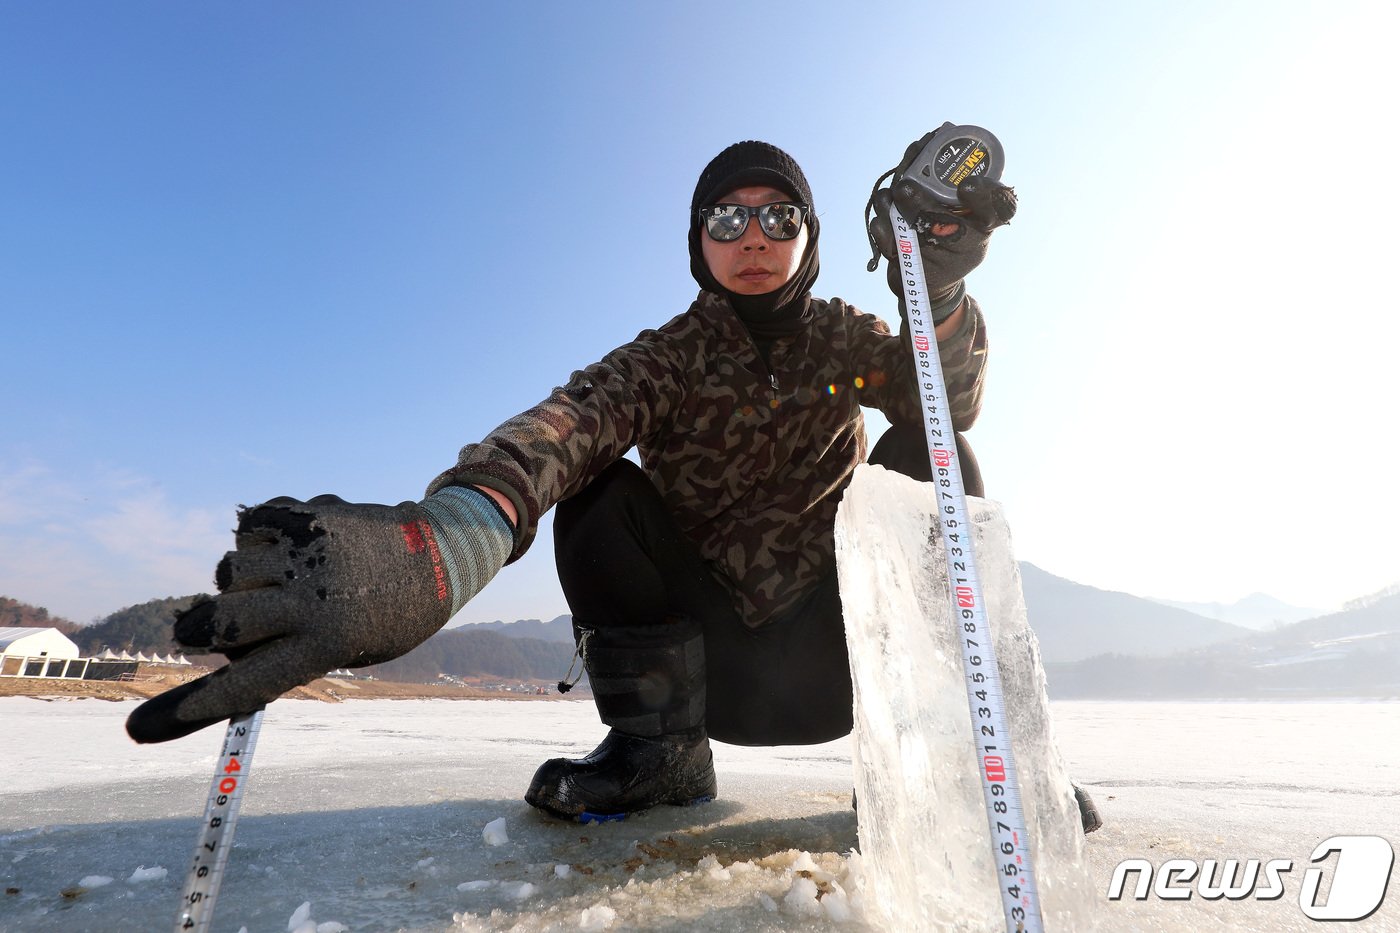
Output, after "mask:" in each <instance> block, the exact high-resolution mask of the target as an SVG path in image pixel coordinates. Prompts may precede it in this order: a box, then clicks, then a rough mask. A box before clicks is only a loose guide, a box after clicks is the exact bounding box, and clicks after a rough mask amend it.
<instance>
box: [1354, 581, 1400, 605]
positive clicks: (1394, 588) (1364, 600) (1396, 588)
mask: <svg viewBox="0 0 1400 933" xmlns="http://www.w3.org/2000/svg"><path fill="white" fill-rule="evenodd" d="M1397 593H1400V582H1396V583H1392V584H1390V586H1387V587H1385V588H1384V589H1380V590H1377V591H1376V592H1374V593H1367V594H1366V595H1365V596H1359V597H1357V598H1356V599H1349V600H1347V601H1346V602H1345V603H1344V604H1343V605H1342V608H1343V609H1364V608H1366V607H1367V606H1369V605H1371V604H1372V603H1374V602H1379V601H1380V600H1382V599H1385V598H1386V597H1387V596H1394V595H1396V594H1397Z"/></svg>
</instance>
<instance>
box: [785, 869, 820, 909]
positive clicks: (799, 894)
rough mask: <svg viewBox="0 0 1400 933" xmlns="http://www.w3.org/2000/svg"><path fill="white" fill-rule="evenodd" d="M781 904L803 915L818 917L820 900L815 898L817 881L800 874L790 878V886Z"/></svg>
mask: <svg viewBox="0 0 1400 933" xmlns="http://www.w3.org/2000/svg"><path fill="white" fill-rule="evenodd" d="M783 904H784V905H785V906H786V907H787V908H788V909H790V910H792V911H793V912H795V913H797V914H799V915H801V916H804V917H819V916H821V914H822V905H821V901H819V900H817V883H816V882H815V881H813V880H812V879H811V878H806V877H803V876H802V875H798V876H797V877H796V878H794V879H792V887H791V888H789V889H788V893H787V895H786V896H784V897H783Z"/></svg>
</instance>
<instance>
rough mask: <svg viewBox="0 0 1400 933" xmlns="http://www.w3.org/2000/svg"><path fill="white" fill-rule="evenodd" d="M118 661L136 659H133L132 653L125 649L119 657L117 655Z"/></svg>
mask: <svg viewBox="0 0 1400 933" xmlns="http://www.w3.org/2000/svg"><path fill="white" fill-rule="evenodd" d="M117 660H118V661H135V660H136V659H135V658H133V657H132V656H131V652H130V651H127V650H126V649H125V648H123V649H122V653H121V654H119V655H117Z"/></svg>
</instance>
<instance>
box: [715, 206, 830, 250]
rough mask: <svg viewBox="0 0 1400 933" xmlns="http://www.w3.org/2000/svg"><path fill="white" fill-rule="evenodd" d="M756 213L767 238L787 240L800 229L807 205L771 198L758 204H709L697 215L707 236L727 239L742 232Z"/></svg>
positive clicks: (741, 234) (736, 236) (720, 240)
mask: <svg viewBox="0 0 1400 933" xmlns="http://www.w3.org/2000/svg"><path fill="white" fill-rule="evenodd" d="M754 215H757V216H758V228H759V229H760V230H762V231H763V235H764V236H766V237H768V239H770V240H791V239H792V238H793V237H795V236H797V234H798V233H799V232H801V230H802V221H803V219H805V218H806V216H807V208H806V207H805V206H803V205H801V204H794V203H792V202H791V201H774V202H773V203H772V204H764V205H762V206H761V207H749V206H748V205H747V204H711V205H710V206H709V207H702V208H700V219H701V220H702V221H704V222H705V232H706V233H708V234H709V235H710V239H712V240H718V241H719V242H721V243H729V242H732V241H734V240H737V239H739V237H741V236H743V235H744V231H745V230H747V229H748V227H749V218H750V217H753V216H754Z"/></svg>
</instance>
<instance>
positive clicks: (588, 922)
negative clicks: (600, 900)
mask: <svg viewBox="0 0 1400 933" xmlns="http://www.w3.org/2000/svg"><path fill="white" fill-rule="evenodd" d="M616 920H617V911H615V910H613V909H612V908H611V907H609V906H608V905H607V904H594V905H593V906H592V907H585V908H584V909H583V913H582V914H581V915H580V916H579V919H578V928H579V929H580V930H595V931H596V930H606V929H608V928H609V927H610V926H612V925H613V923H614V922H615V921H616Z"/></svg>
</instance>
